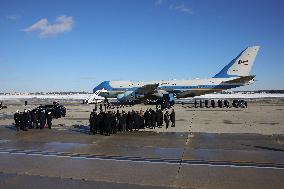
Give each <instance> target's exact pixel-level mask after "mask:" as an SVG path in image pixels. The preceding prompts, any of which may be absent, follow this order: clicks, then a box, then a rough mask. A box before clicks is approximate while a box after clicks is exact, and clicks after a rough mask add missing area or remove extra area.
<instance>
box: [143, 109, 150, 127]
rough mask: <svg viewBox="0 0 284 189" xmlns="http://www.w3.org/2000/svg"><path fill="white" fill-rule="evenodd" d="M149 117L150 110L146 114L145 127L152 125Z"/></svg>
mask: <svg viewBox="0 0 284 189" xmlns="http://www.w3.org/2000/svg"><path fill="white" fill-rule="evenodd" d="M149 117H150V115H149V111H148V109H147V110H146V111H145V113H144V117H143V118H144V123H145V127H149V123H150V121H149Z"/></svg>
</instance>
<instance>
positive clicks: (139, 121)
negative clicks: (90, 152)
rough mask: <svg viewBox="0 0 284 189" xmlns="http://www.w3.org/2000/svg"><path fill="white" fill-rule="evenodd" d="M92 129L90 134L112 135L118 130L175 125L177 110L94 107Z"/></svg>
mask: <svg viewBox="0 0 284 189" xmlns="http://www.w3.org/2000/svg"><path fill="white" fill-rule="evenodd" d="M89 122H90V131H89V134H101V135H110V134H115V133H117V132H125V131H133V130H134V131H138V130H139V129H145V128H150V129H155V128H156V127H162V126H163V124H164V123H165V125H166V128H168V127H169V125H170V122H171V127H175V111H174V109H172V111H171V113H169V111H168V110H166V111H165V113H163V111H162V110H161V109H157V110H156V111H155V110H153V109H151V108H150V109H147V110H146V111H145V112H144V111H142V110H140V111H134V110H132V111H128V112H127V113H126V112H125V111H124V110H122V111H121V112H120V111H119V110H117V111H116V112H115V111H100V113H97V110H96V109H94V110H93V112H91V114H90V119H89Z"/></svg>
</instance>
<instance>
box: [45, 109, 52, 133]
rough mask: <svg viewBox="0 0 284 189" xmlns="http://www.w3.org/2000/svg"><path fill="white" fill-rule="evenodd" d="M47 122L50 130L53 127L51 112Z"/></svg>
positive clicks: (48, 114)
mask: <svg viewBox="0 0 284 189" xmlns="http://www.w3.org/2000/svg"><path fill="white" fill-rule="evenodd" d="M46 122H47V125H48V128H49V129H51V126H52V113H51V112H47V115H46Z"/></svg>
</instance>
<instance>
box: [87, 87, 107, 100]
mask: <svg viewBox="0 0 284 189" xmlns="http://www.w3.org/2000/svg"><path fill="white" fill-rule="evenodd" d="M101 92H107V90H105V89H101V90H97V91H95V92H94V94H93V95H92V96H91V97H90V98H89V99H87V103H88V104H94V103H100V102H102V101H103V100H104V99H105V98H104V97H102V96H100V93H101Z"/></svg>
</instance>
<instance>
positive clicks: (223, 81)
mask: <svg viewBox="0 0 284 189" xmlns="http://www.w3.org/2000/svg"><path fill="white" fill-rule="evenodd" d="M237 78H239V77H230V78H209V79H193V80H160V81H137V82H133V81H104V82H102V83H101V84H100V85H98V86H97V87H96V88H94V92H95V91H97V90H102V89H104V90H107V92H102V93H100V96H102V97H106V98H116V97H117V95H118V94H122V93H124V92H126V91H135V90H136V89H137V88H140V87H143V86H145V85H151V84H158V87H157V90H158V91H159V90H161V91H166V92H171V93H174V94H175V95H176V97H177V98H186V97H193V96H198V95H202V94H207V93H212V92H218V91H222V90H226V89H231V88H236V87H240V86H243V85H245V84H247V83H240V82H230V81H232V80H234V79H237ZM228 82H229V83H228Z"/></svg>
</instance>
